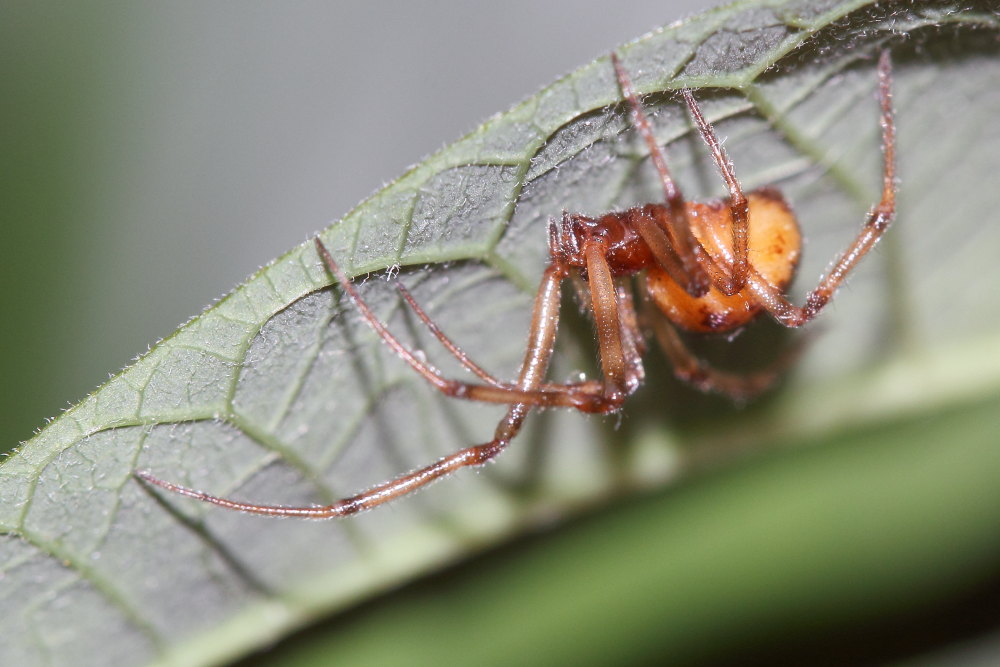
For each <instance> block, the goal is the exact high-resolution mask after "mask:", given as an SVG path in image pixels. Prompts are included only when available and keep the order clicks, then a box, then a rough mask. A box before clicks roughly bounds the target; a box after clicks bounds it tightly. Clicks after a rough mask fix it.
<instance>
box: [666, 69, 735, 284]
mask: <svg viewBox="0 0 1000 667" xmlns="http://www.w3.org/2000/svg"><path fill="white" fill-rule="evenodd" d="M681 92H682V94H683V95H684V101H685V102H687V106H688V110H689V111H690V112H691V117H692V118H694V121H695V124H696V125H697V126H698V130H699V131H700V132H701V138H702V139H703V140H704V141H705V144H706V145H707V146H708V148H709V150H711V151H712V157H714V158H715V164H716V165H717V166H718V167H719V172H720V173H721V174H722V178H723V180H725V181H726V187H728V188H729V210H730V211H731V212H732V217H733V225H732V230H733V238H732V247H733V257H734V261H733V269H732V277H731V278H729V279H728V280H727V281H725V282H719V281H713V282H714V284H715V286H716V287H717V288H719V289H720V290H721V291H722V292H723V293H724V294H736V293H737V292H739V291H740V290H742V289H743V287H744V286H745V285H746V281H747V273H748V271H749V268H750V262H749V259H748V256H749V252H750V231H749V230H750V203H749V202H748V201H747V198H746V195H744V194H743V188H742V187H740V182H739V180H737V178H736V173H735V172H734V171H733V163H732V160H730V159H729V155H728V154H727V153H726V149H725V148H723V146H722V142H721V141H719V138H718V136H716V134H715V130H714V129H712V126H711V125H710V124H709V123H708V122H707V121H706V120H705V116H704V115H703V114H702V113H701V107H700V106H699V105H698V102H697V101H696V100H695V99H694V95H692V94H691V91H690V90H686V89H685V90H683V91H681Z"/></svg>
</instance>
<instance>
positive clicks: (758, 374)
mask: <svg viewBox="0 0 1000 667" xmlns="http://www.w3.org/2000/svg"><path fill="white" fill-rule="evenodd" d="M648 319H649V321H650V322H652V324H653V332H654V334H655V335H656V340H657V342H659V344H660V347H661V348H662V349H663V352H664V353H665V354H666V355H667V358H668V359H669V360H670V363H671V365H672V366H673V367H674V375H676V376H677V378H678V379H679V380H683V381H684V382H687V383H688V384H690V385H692V386H693V387H695V388H696V389H699V390H701V391H704V392H711V393H716V394H722V395H724V396H727V397H729V398H730V399H731V400H733V401H737V402H743V401H747V400H749V399H751V398H753V397H754V396H756V395H758V394H760V393H762V392H764V391H766V390H767V389H768V388H769V387H771V386H772V385H773V384H774V383H775V382H776V381H777V380H778V378H780V377H781V376H782V375H784V372H785V371H786V370H787V369H788V368H789V367H790V366H791V365H792V364H793V363H794V362H795V360H796V359H798V358H799V355H800V354H801V352H802V350H803V349H804V341H801V340H800V341H799V342H798V343H797V344H795V345H793V346H792V347H790V348H789V349H788V350H786V352H785V353H784V354H782V355H781V356H780V357H779V358H778V359H777V360H776V361H775V362H774V363H772V364H770V365H769V366H767V367H765V368H762V369H761V370H758V371H755V372H752V373H747V374H743V373H732V372H728V371H723V370H719V369H717V368H714V367H713V366H710V365H708V364H707V363H705V362H704V361H703V360H701V359H700V358H698V357H697V356H696V355H695V354H694V353H692V352H691V350H690V349H688V347H687V345H685V344H684V341H683V340H682V339H681V337H680V334H678V333H677V329H675V328H674V326H673V325H671V324H670V322H668V321H667V320H666V318H664V317H663V316H662V315H661V314H660V313H654V314H653V316H651V317H649V318H648Z"/></svg>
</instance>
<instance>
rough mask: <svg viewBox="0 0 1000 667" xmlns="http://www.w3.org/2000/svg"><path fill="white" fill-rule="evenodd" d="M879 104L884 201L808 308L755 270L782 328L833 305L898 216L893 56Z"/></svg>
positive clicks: (884, 67) (881, 65)
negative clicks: (840, 289) (844, 284)
mask: <svg viewBox="0 0 1000 667" xmlns="http://www.w3.org/2000/svg"><path fill="white" fill-rule="evenodd" d="M878 80H879V89H878V90H879V104H880V106H881V108H882V120H881V124H882V154H883V165H882V198H881V199H880V201H879V203H878V204H877V205H876V206H875V207H874V208H873V209H872V210H871V213H869V214H868V219H867V221H866V222H865V225H864V227H862V229H861V231H860V232H859V233H858V236H857V237H856V238H855V239H854V241H853V242H852V243H851V244H850V245H849V246H848V247H847V250H845V251H844V253H843V254H842V255H841V256H840V258H839V259H838V260H837V261H836V262H835V263H834V265H833V268H832V269H830V272H829V273H827V274H826V275H825V276H824V277H823V278H822V279H820V281H819V284H818V285H817V286H816V288H815V289H813V291H812V292H810V293H809V295H808V296H807V297H806V302H805V305H804V306H802V307H798V306H795V305H793V304H792V303H791V302H789V301H788V299H787V298H786V297H785V295H784V294H783V293H782V292H781V290H779V289H778V288H777V287H775V286H774V285H772V284H770V283H769V282H768V281H767V280H765V279H764V278H763V277H761V275H760V274H759V273H757V272H756V271H755V270H753V269H752V268H751V270H750V272H749V276H748V279H747V282H748V284H749V286H750V288H751V289H752V290H753V292H754V294H755V295H756V296H757V299H758V300H759V301H760V303H761V305H762V306H763V307H764V308H765V309H766V310H767V311H768V312H769V313H771V315H772V316H773V317H774V318H775V319H776V320H778V321H779V322H781V323H782V324H784V325H786V326H790V327H798V326H802V325H803V324H805V323H806V322H808V321H809V320H811V319H813V318H814V317H816V315H817V314H818V313H819V311H820V310H822V308H823V307H824V306H825V305H826V304H827V303H829V301H830V298H831V297H832V296H833V293H834V292H835V291H836V290H837V287H839V286H840V283H842V282H843V281H844V278H845V277H846V276H847V275H848V274H849V273H850V272H851V271H852V270H853V269H854V267H855V266H856V265H857V263H858V261H859V260H860V259H861V258H862V257H864V256H865V255H866V254H867V253H868V251H870V250H871V249H872V248H873V247H874V246H875V244H876V243H877V242H878V240H879V239H880V238H882V235H883V234H884V233H885V231H886V229H888V228H889V225H890V224H891V223H892V220H893V218H894V217H895V215H896V126H895V122H894V119H893V112H892V62H891V60H890V58H889V52H888V51H883V52H882V54H881V56H880V57H879V62H878Z"/></svg>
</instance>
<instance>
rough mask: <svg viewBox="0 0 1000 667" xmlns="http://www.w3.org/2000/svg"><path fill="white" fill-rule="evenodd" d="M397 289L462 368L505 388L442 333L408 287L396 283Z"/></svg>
mask: <svg viewBox="0 0 1000 667" xmlns="http://www.w3.org/2000/svg"><path fill="white" fill-rule="evenodd" d="M396 288H397V289H398V290H399V293H400V294H402V295H403V299H405V300H406V303H407V304H408V305H409V306H410V308H411V309H412V310H413V312H414V313H416V314H417V317H419V318H420V321H421V322H423V323H424V325H425V326H426V327H427V328H428V329H430V332H431V333H432V334H434V336H435V337H436V338H437V339H438V341H440V342H441V344H442V345H444V347H445V349H447V350H448V351H449V352H451V354H452V356H453V357H455V358H456V359H457V360H458V362H459V363H460V364H462V366H464V367H465V368H466V369H468V370H469V371H471V372H472V373H473V374H475V375H477V376H478V377H479V378H480V379H482V380H483V382H486V383H487V384H491V385H493V386H494V387H502V386H503V383H502V382H501V381H500V380H497V379H496V378H495V377H493V376H492V375H490V374H489V373H487V372H486V371H485V370H483V368H482V367H481V366H480V365H479V364H477V363H476V362H474V361H473V360H472V359H470V358H469V355H467V354H466V353H465V351H464V350H462V348H460V347H459V346H458V345H456V344H455V342H454V341H452V340H451V339H450V338H448V336H447V334H445V332H443V331H441V327H439V326H438V325H437V323H435V322H434V320H432V319H431V318H430V316H429V315H428V314H427V313H426V311H424V309H423V308H422V307H421V306H420V304H419V303H417V300H416V299H414V298H413V295H412V294H410V290H408V289H406V287H405V286H404V285H403V284H402V283H400V282H397V283H396Z"/></svg>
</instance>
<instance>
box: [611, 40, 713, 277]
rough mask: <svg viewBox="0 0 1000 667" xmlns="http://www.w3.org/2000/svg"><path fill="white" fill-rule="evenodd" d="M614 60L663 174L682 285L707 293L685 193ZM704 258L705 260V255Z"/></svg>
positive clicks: (636, 121)
mask: <svg viewBox="0 0 1000 667" xmlns="http://www.w3.org/2000/svg"><path fill="white" fill-rule="evenodd" d="M611 63H612V65H614V68H615V76H616V77H617V78H618V87H619V88H621V91H622V96H623V97H624V98H625V100H626V101H627V102H628V104H629V107H630V108H631V109H632V123H633V125H635V128H636V129H637V130H639V134H641V135H642V138H643V139H644V140H645V142H646V147H647V148H648V150H649V157H650V159H651V160H652V161H653V166H654V167H656V171H657V172H658V173H659V175H660V183H661V184H662V186H663V196H664V197H665V198H666V202H667V206H668V207H669V208H670V220H669V221H668V222H669V224H667V225H666V232H667V235H668V236H669V237H670V243H671V247H672V248H673V249H674V250H675V252H676V255H677V257H678V259H679V260H680V263H681V265H682V267H683V270H684V273H685V275H686V276H687V280H686V281H684V282H681V283H680V284H681V285H682V286H683V287H684V290H685V291H686V292H688V293H689V294H690V295H691V296H704V295H705V294H706V293H707V292H708V289H709V286H710V281H709V278H708V275H707V274H706V273H705V271H704V269H703V268H702V267H701V266H700V263H699V258H700V257H701V256H703V255H704V254H705V252H704V249H703V248H701V245H700V244H699V243H698V240H697V239H696V238H695V237H694V233H693V232H692V231H691V224H690V221H689V220H688V215H687V207H686V206H685V202H684V195H683V194H681V191H680V188H679V187H677V184H676V183H675V182H674V179H673V177H672V176H671V175H670V169H669V168H668V167H667V160H666V158H665V157H664V155H663V150H662V149H661V148H660V147H659V145H658V144H657V143H656V137H655V136H653V130H652V128H651V127H650V125H649V120H648V119H647V118H646V114H645V113H644V112H643V110H642V105H641V104H640V103H639V99H638V98H637V97H636V95H635V92H634V91H633V90H632V79H631V78H630V77H629V75H628V72H626V71H625V68H624V67H622V64H621V62H620V61H619V60H618V55H617V54H616V53H614V52H612V54H611ZM702 261H704V259H703V258H702Z"/></svg>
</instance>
